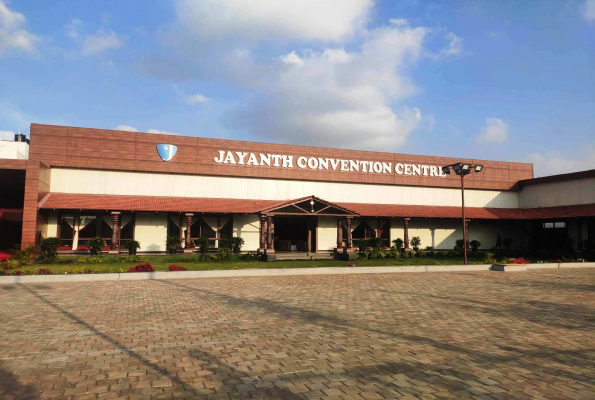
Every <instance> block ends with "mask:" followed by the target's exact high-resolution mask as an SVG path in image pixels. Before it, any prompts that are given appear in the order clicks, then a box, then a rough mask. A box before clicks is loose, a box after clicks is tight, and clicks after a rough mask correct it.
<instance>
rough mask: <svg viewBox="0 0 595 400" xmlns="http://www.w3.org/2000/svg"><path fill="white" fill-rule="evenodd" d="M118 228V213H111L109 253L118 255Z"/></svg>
mask: <svg viewBox="0 0 595 400" xmlns="http://www.w3.org/2000/svg"><path fill="white" fill-rule="evenodd" d="M119 227H120V212H118V211H112V245H111V246H110V249H109V253H112V254H113V253H118V247H119V246H118V228H119Z"/></svg>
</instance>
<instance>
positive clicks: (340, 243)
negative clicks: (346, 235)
mask: <svg viewBox="0 0 595 400" xmlns="http://www.w3.org/2000/svg"><path fill="white" fill-rule="evenodd" d="M341 224H342V219H341V218H337V250H338V249H340V248H342V247H343V226H342V225H341Z"/></svg>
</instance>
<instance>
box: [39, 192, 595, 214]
mask: <svg viewBox="0 0 595 400" xmlns="http://www.w3.org/2000/svg"><path fill="white" fill-rule="evenodd" d="M310 198H315V199H317V198H316V197H313V196H307V197H304V198H301V199H297V200H288V201H283V202H279V201H277V200H246V199H220V198H204V197H199V198H195V197H165V196H120V195H103V194H71V193H48V194H47V195H46V196H45V197H44V198H43V199H42V200H41V201H40V202H39V205H38V207H39V208H41V209H65V210H104V211H105V210H110V211H112V210H119V211H164V212H197V213H228V214H232V213H234V214H254V213H259V212H263V211H267V210H273V209H276V208H279V207H282V206H284V205H287V204H293V203H295V202H299V201H303V200H307V199H310ZM320 201H323V202H325V203H328V204H334V205H336V206H338V207H340V208H343V209H345V210H347V211H350V212H352V213H355V214H357V215H361V216H364V217H420V218H461V208H460V207H446V206H418V205H405V204H361V203H329V202H327V201H324V200H320ZM592 216H595V204H587V205H576V206H564V207H548V208H531V209H517V208H479V207H466V208H465V217H467V218H471V219H545V218H571V217H592Z"/></svg>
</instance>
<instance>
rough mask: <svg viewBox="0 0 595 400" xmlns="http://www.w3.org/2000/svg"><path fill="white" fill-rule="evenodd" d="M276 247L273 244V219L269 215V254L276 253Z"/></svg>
mask: <svg viewBox="0 0 595 400" xmlns="http://www.w3.org/2000/svg"><path fill="white" fill-rule="evenodd" d="M274 252H275V246H274V244H273V217H272V216H271V215H267V253H274Z"/></svg>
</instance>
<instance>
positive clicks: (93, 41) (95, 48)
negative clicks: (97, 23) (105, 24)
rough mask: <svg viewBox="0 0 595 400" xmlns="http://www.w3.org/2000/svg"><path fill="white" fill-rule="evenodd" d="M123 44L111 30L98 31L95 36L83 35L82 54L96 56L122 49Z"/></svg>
mask: <svg viewBox="0 0 595 400" xmlns="http://www.w3.org/2000/svg"><path fill="white" fill-rule="evenodd" d="M123 44H124V42H123V41H122V39H121V38H120V37H118V35H116V33H115V32H114V31H113V30H108V31H105V30H103V29H100V30H99V31H97V33H96V34H95V35H85V40H84V41H83V54H85V55H89V54H98V53H103V52H104V51H107V50H110V49H118V48H120V47H122V45H123Z"/></svg>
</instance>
